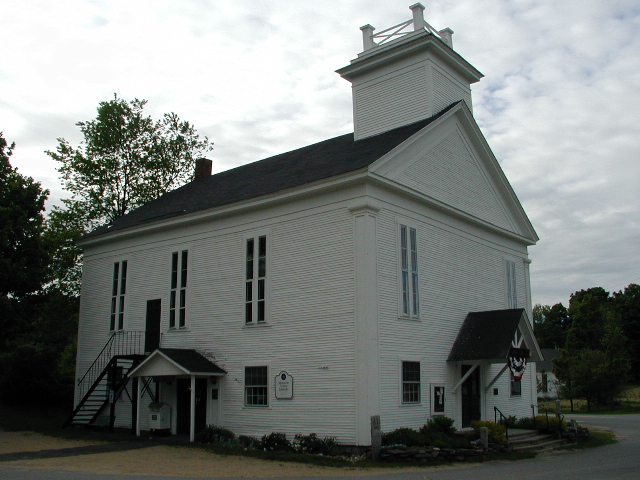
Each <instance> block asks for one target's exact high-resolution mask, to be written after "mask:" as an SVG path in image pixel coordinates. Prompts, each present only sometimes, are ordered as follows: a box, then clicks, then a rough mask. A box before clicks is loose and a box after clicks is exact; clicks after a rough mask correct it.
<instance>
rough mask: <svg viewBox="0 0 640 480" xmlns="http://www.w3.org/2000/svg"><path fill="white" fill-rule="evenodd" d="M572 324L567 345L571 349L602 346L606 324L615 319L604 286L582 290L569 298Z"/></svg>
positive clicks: (598, 347) (596, 348)
mask: <svg viewBox="0 0 640 480" xmlns="http://www.w3.org/2000/svg"><path fill="white" fill-rule="evenodd" d="M568 314H569V317H570V318H571V326H570V328H569V330H568V332H567V341H566V345H567V347H568V348H569V349H571V350H580V349H584V348H590V349H595V350H598V349H600V348H601V344H602V339H603V337H604V335H605V333H606V326H607V325H608V324H609V322H611V321H614V318H613V316H614V315H613V311H612V310H611V301H610V298H609V292H607V291H606V290H605V289H603V288H602V287H593V288H588V289H586V290H580V291H578V292H575V293H574V294H572V295H571V299H570V300H569V309H568Z"/></svg>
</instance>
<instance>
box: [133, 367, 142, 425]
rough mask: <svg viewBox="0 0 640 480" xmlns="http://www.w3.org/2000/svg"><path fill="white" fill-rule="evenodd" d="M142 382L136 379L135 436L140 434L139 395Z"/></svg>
mask: <svg viewBox="0 0 640 480" xmlns="http://www.w3.org/2000/svg"><path fill="white" fill-rule="evenodd" d="M142 383H143V382H141V381H140V379H138V385H137V388H136V391H135V393H134V395H135V396H136V404H137V412H138V413H137V414H136V436H138V437H139V436H140V404H141V403H142V402H141V401H140V396H141V395H142Z"/></svg>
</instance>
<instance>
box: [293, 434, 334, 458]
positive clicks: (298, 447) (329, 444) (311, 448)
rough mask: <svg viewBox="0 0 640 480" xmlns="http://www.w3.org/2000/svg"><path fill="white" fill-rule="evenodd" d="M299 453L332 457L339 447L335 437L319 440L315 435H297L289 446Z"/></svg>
mask: <svg viewBox="0 0 640 480" xmlns="http://www.w3.org/2000/svg"><path fill="white" fill-rule="evenodd" d="M291 446H292V448H293V449H294V450H295V451H296V452H299V453H314V454H320V455H333V454H335V453H336V452H337V451H338V449H339V447H338V442H337V441H336V438H335V437H325V438H324V439H323V438H320V437H318V436H317V435H316V434H315V433H311V434H309V435H302V434H300V433H298V434H297V435H296V436H295V437H294V439H293V442H292V444H291Z"/></svg>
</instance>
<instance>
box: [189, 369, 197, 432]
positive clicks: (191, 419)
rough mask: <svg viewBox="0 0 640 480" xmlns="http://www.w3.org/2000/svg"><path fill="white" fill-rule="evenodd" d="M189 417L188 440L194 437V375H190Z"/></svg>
mask: <svg viewBox="0 0 640 480" xmlns="http://www.w3.org/2000/svg"><path fill="white" fill-rule="evenodd" d="M190 416H191V418H190V419H189V425H190V426H189V441H190V442H193V441H195V439H196V435H195V430H196V377H195V376H193V375H191V415H190Z"/></svg>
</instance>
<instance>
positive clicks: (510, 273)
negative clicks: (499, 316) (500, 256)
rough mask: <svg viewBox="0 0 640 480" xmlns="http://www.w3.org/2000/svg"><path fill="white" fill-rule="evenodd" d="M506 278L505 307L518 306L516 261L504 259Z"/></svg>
mask: <svg viewBox="0 0 640 480" xmlns="http://www.w3.org/2000/svg"><path fill="white" fill-rule="evenodd" d="M505 269H506V279H507V308H518V276H517V273H518V272H517V270H516V262H515V261H514V260H508V259H507V260H505Z"/></svg>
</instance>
